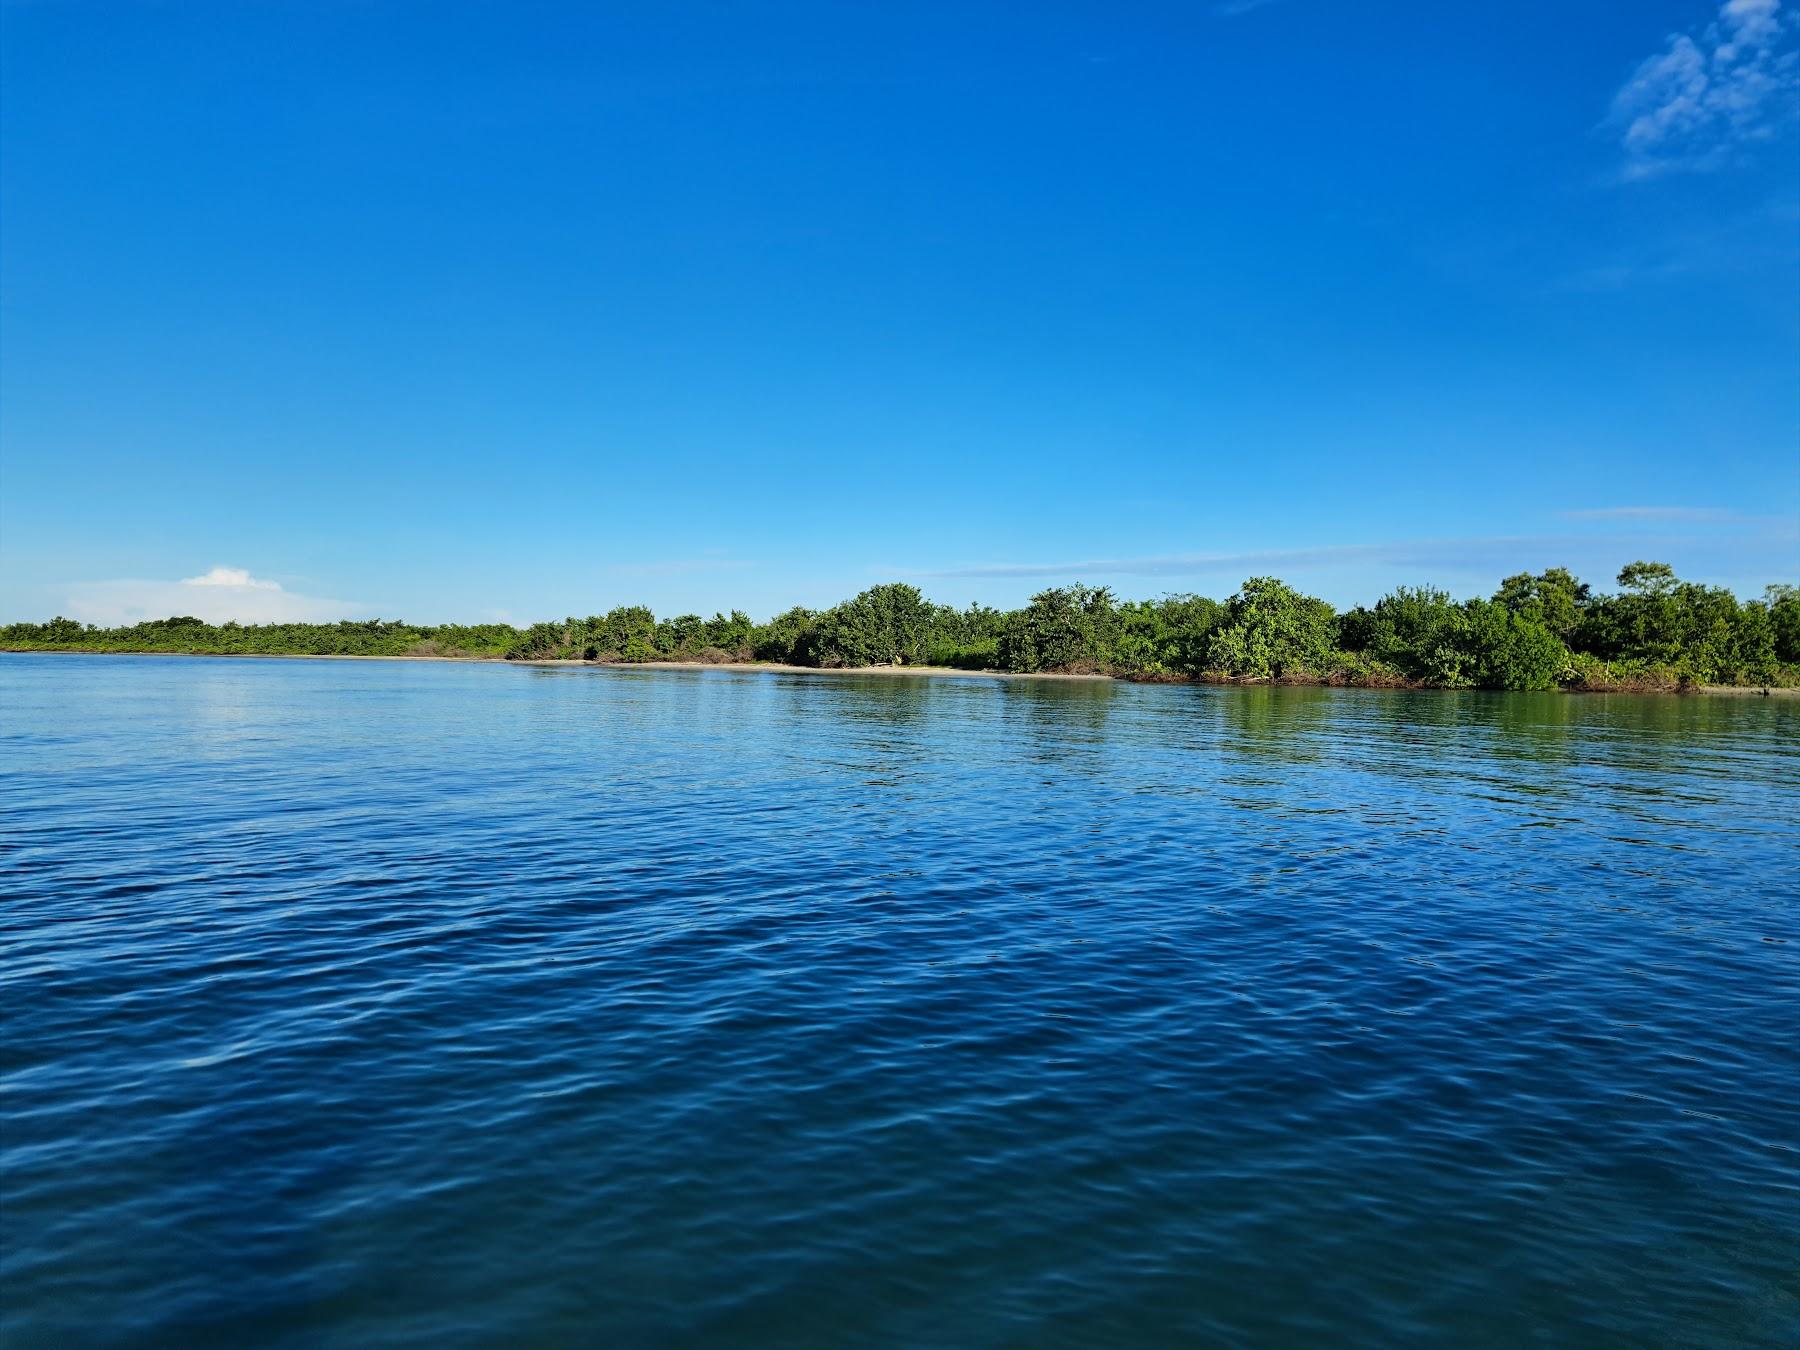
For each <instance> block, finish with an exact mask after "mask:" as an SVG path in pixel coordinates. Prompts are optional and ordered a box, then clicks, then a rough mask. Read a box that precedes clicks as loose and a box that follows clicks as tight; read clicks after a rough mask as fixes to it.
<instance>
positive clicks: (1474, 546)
mask: <svg viewBox="0 0 1800 1350" xmlns="http://www.w3.org/2000/svg"><path fill="white" fill-rule="evenodd" d="M1560 517H1561V519H1563V520H1566V521H1569V522H1571V523H1572V524H1575V523H1581V524H1587V525H1600V524H1604V523H1609V522H1618V523H1623V524H1626V525H1631V526H1636V527H1637V528H1636V529H1628V530H1626V531H1624V532H1620V531H1616V530H1598V529H1589V530H1586V531H1577V530H1573V529H1572V530H1567V531H1563V532H1561V533H1553V534H1552V533H1544V534H1516V535H1490V536H1483V537H1474V538H1460V539H1455V538H1453V539H1402V540H1388V541H1384V542H1380V543H1370V544H1327V545H1322V546H1319V547H1313V548H1286V549H1257V550H1244V551H1238V552H1217V553H1168V554H1157V555H1152V556H1147V557H1137V558H1080V559H1073V560H1069V561H1064V562H986V563H971V564H969V565H966V566H961V567H946V568H937V569H931V570H909V569H906V568H894V567H890V568H884V569H881V570H882V573H883V575H885V576H903V577H909V578H913V579H917V580H940V579H952V578H988V579H997V580H1003V579H1007V578H1014V579H1045V580H1061V581H1077V580H1099V579H1104V578H1109V577H1183V578H1187V577H1192V578H1202V577H1205V578H1218V577H1226V578H1229V579H1232V580H1237V579H1241V578H1243V577H1245V576H1254V575H1259V574H1265V573H1271V572H1282V571H1285V570H1288V569H1294V570H1300V571H1320V570H1324V569H1330V568H1339V567H1344V568H1353V569H1354V568H1369V567H1374V568H1384V567H1395V568H1412V569H1417V570H1418V571H1419V572H1420V573H1421V574H1425V575H1459V574H1460V575H1486V574H1489V573H1494V574H1496V575H1497V574H1498V572H1499V571H1505V570H1511V569H1514V568H1519V567H1532V568H1536V567H1542V566H1545V565H1547V564H1557V565H1566V564H1571V563H1581V564H1583V565H1589V566H1591V565H1594V564H1596V563H1599V564H1607V563H1608V562H1609V560H1610V559H1612V558H1614V557H1615V555H1618V554H1620V553H1621V552H1625V553H1629V552H1631V551H1633V550H1649V552H1648V553H1646V554H1645V556H1659V555H1660V554H1671V555H1685V553H1686V551H1689V550H1695V549H1698V550H1704V551H1709V553H1710V552H1717V546H1718V545H1719V544H1720V543H1721V542H1725V541H1729V544H1730V547H1729V548H1728V549H1727V551H1728V552H1730V553H1741V554H1743V555H1744V559H1745V562H1746V565H1747V566H1749V565H1754V566H1758V567H1760V566H1768V565H1777V566H1785V560H1786V559H1787V558H1788V557H1789V553H1790V550H1791V546H1792V544H1793V543H1794V542H1796V541H1800V526H1797V525H1796V523H1795V522H1794V521H1793V520H1791V519H1790V518H1788V517H1786V516H1780V515H1768V516H1757V515H1747V514H1745V513H1742V512H1736V511H1727V510H1724V509H1722V508H1714V507H1678V506H1606V507H1596V508H1592V509H1588V510H1577V511H1564V512H1561V513H1560ZM1719 525H1735V526H1739V527H1743V526H1757V527H1760V528H1758V529H1754V530H1748V529H1743V528H1739V529H1738V530H1736V531H1725V532H1721V531H1718V530H1708V529H1694V528H1691V527H1695V526H1719ZM1658 527H1660V528H1658ZM1682 527H1689V528H1682ZM1770 560H1773V562H1772V564H1771V561H1770ZM1610 565H1615V566H1616V565H1617V564H1616V563H1611V564H1610Z"/></svg>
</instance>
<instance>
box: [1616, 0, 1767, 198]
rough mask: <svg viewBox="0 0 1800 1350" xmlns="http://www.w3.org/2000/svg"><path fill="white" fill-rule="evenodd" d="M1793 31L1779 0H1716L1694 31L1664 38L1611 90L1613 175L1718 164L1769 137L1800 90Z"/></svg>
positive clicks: (1629, 177) (1640, 176)
mask: <svg viewBox="0 0 1800 1350" xmlns="http://www.w3.org/2000/svg"><path fill="white" fill-rule="evenodd" d="M1795 29H1796V24H1795V22H1794V19H1793V16H1792V15H1789V14H1783V13H1782V12H1781V0H1726V2H1725V3H1724V4H1723V5H1721V6H1720V8H1719V13H1718V16H1717V17H1716V18H1715V19H1714V20H1713V21H1712V22H1711V23H1709V24H1707V25H1706V27H1705V28H1704V29H1702V30H1701V31H1700V32H1699V33H1697V34H1688V33H1672V34H1670V35H1669V37H1668V39H1667V41H1666V43H1665V45H1664V48H1663V50H1662V51H1661V52H1659V53H1657V54H1656V55H1655V56H1652V57H1650V58H1649V59H1647V60H1646V61H1644V62H1643V64H1641V65H1640V66H1639V67H1638V68H1637V70H1636V71H1635V72H1633V74H1632V76H1631V78H1630V79H1629V80H1627V81H1626V82H1625V85H1624V87H1623V88H1621V89H1620V90H1619V92H1618V93H1617V94H1615V95H1614V96H1613V101H1612V109H1611V112H1610V114H1609V116H1608V119H1607V121H1608V123H1609V125H1611V126H1612V127H1613V128H1614V129H1616V130H1617V132H1618V134H1619V140H1620V145H1621V147H1622V148H1623V150H1624V152H1625V162H1624V164H1623V166H1622V167H1621V169H1620V174H1619V176H1620V178H1621V179H1623V180H1626V181H1632V180H1639V179H1645V178H1653V177H1655V176H1657V175H1658V174H1663V173H1668V172H1671V171H1674V170H1705V169H1716V168H1720V167H1723V166H1724V165H1726V164H1728V163H1730V162H1731V160H1732V159H1733V158H1734V157H1736V156H1737V155H1738V154H1740V153H1741V152H1742V151H1743V150H1744V149H1745V147H1747V146H1749V145H1752V144H1754V143H1756V142H1758V141H1763V140H1768V139H1770V138H1771V137H1772V136H1773V135H1774V133H1775V129H1776V127H1777V125H1778V124H1779V121H1780V119H1781V117H1782V115H1783V113H1784V112H1785V111H1786V110H1787V109H1789V108H1791V107H1792V106H1793V104H1794V100H1795V91H1796V89H1797V88H1800V52H1796V51H1795V50H1794V43H1793V36H1794V33H1795Z"/></svg>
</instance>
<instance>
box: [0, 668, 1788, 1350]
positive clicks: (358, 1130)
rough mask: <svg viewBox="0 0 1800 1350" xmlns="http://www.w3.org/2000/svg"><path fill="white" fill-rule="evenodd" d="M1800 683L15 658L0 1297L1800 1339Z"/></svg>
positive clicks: (1367, 1342)
mask: <svg viewBox="0 0 1800 1350" xmlns="http://www.w3.org/2000/svg"><path fill="white" fill-rule="evenodd" d="M1797 732H1800V709H1796V708H1795V707H1794V706H1793V705H1792V704H1790V703H1784V702H1781V701H1777V700H1708V699H1654V698H1638V699H1628V698H1611V699H1609V698H1601V697H1567V696H1535V695H1491V694H1462V695H1456V694H1443V695H1439V694H1431V695H1413V694H1384V693H1378V692H1369V691H1332V690H1310V689H1213V688H1188V687H1133V686H1124V685H1114V684H1106V683H1057V682H1050V681H1009V682H999V681H987V680H982V679H975V678H944V679H910V678H903V677H881V676H869V677H843V678H829V677H811V676H794V675H781V674H769V673H754V672H743V671H729V670H717V671H705V672H676V671H658V672H646V671H630V670H590V669H573V670H570V669H561V670H559V669H546V668H535V669H534V668H516V667H506V666H491V665H490V666H457V665H438V664H424V663H420V664H406V663H383V662H368V663H361V662H303V661H291V662H290V661H256V662H250V661H245V662H225V661H205V660H183V659H169V658H149V659H138V658H118V657H105V658H96V657H61V656H8V657H4V658H0V803H3V805H4V810H5V816H4V820H5V824H4V832H3V833H0V877H3V878H4V882H5V886H4V893H5V897H6V899H5V904H4V907H3V908H0V981H3V984H4V990H5V994H6V997H5V1019H6V1022H5V1031H6V1035H5V1037H4V1041H3V1044H0V1126H3V1132H0V1178H3V1183H4V1210H3V1220H0V1222H3V1229H4V1233H3V1236H4V1242H3V1244H0V1293H3V1298H0V1306H3V1310H0V1336H3V1338H4V1340H5V1342H6V1344H8V1345H17V1346H39V1345H42V1346H51V1345H54V1346H59V1347H61V1346H74V1345H110V1344H120V1345H123V1344H131V1345H168V1346H181V1347H192V1346H204V1345H233V1346H241V1345H257V1346H276V1347H280V1346H337V1345H342V1346H356V1347H366V1346H425V1345H430V1346H442V1345H447V1344H448V1345H454V1344H468V1345H492V1344H504V1345H509V1346H511V1345H520V1346H524V1345H535V1344H542V1345H565V1344H570V1343H594V1342H599V1343H605V1344H609V1345H620V1346H627V1345H656V1346H674V1345H688V1344H694V1345H699V1344H709V1345H710V1344H759V1343H766V1344H773V1345H783V1346H804V1345H819V1346H839V1345H844V1344H855V1343H871V1344H883V1345H920V1346H942V1345H958V1346H989V1345H992V1346H1003V1345H1004V1346H1011V1345H1023V1344H1030V1345H1033V1346H1040V1345H1043V1346H1059V1345H1068V1346H1104V1345H1118V1346H1143V1345H1155V1344H1170V1345H1174V1344H1193V1343H1196V1342H1198V1343H1220V1344H1234V1345H1252V1344H1253V1345H1295V1346H1315V1345H1320V1344H1332V1345H1349V1346H1358V1345H1361V1346H1371V1347H1375V1346H1395V1345H1420V1346H1438V1345H1446V1344H1457V1345H1471V1346H1482V1345H1491V1346H1511V1345H1516V1344H1519V1343H1522V1342H1525V1341H1530V1340H1540V1341H1547V1342H1549V1343H1551V1344H1568V1345H1577V1344H1579V1345H1583V1346H1587V1345H1600V1346H1608V1345H1616V1346H1621V1347H1623V1346H1632V1347H1637V1346H1642V1345H1646V1344H1669V1345H1683V1346H1721V1347H1722V1346H1744V1345H1784V1344H1792V1343H1794V1341H1795V1339H1796V1338H1797V1337H1800V1279H1797V1278H1796V1275H1795V1272H1796V1271H1797V1270H1800V1165H1797V1161H1796V1160H1797V1159H1800V1152H1797V1151H1796V1150H1797V1149H1800V1108H1797V1103H1796V1098H1797V1096H1800V1092H1797V1090H1796V1087H1795V1085H1796V1083H1800V1011H1797V1010H1800V997H1797V995H1800V941H1796V938H1797V937H1800V934H1796V931H1795V930H1796V897H1800V848H1796V844H1797V843H1800V828H1797V827H1796V824H1795V822H1796V821H1797V820H1800V775H1797V774H1796V772H1795V768H1796V757H1795V753H1794V752H1795V747H1796V744H1797V739H1796V733H1797Z"/></svg>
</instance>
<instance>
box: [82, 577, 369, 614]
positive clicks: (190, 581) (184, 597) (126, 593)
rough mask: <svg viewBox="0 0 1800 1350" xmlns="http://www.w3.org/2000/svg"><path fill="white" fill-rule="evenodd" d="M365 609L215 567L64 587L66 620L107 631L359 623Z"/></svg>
mask: <svg viewBox="0 0 1800 1350" xmlns="http://www.w3.org/2000/svg"><path fill="white" fill-rule="evenodd" d="M367 609H368V607H367V606H365V605H359V604H355V603H352V602H350V601H346V600H328V599H325V598H323V597H321V596H313V595H301V594H299V593H297V592H295V591H288V590H283V589H282V586H281V583H280V582H278V581H266V580H264V579H262V578H261V577H254V576H251V575H250V573H249V572H248V571H246V570H245V569H243V568H241V567H215V568H213V569H212V570H211V571H210V572H205V573H203V574H201V575H200V576H197V577H187V578H185V579H184V580H181V581H144V580H138V579H129V578H128V579H121V580H117V581H84V582H76V583H74V584H72V585H70V586H69V587H68V599H67V611H68V615H69V617H70V618H72V619H79V620H81V621H82V622H83V623H97V624H102V625H105V626H107V627H117V626H119V625H122V624H133V623H138V622H140V621H142V620H144V619H169V618H174V617H175V616H177V615H192V616H193V617H194V618H196V619H204V620H206V621H207V622H208V623H227V622H231V621H234V620H235V621H236V622H238V623H330V622H332V621H334V620H337V619H353V618H361V617H365V616H366V615H367Z"/></svg>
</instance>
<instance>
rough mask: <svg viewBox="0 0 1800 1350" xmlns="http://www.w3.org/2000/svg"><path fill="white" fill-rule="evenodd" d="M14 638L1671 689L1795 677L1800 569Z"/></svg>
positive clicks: (199, 627)
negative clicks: (525, 621) (1458, 595)
mask: <svg viewBox="0 0 1800 1350" xmlns="http://www.w3.org/2000/svg"><path fill="white" fill-rule="evenodd" d="M0 646H3V647H5V648H7V649H10V650H47V649H54V650H78V651H116V652H127V651H136V652H189V653H198V654H219V655H231V654H267V655H282V654H285V655H355V656H498V657H506V658H508V659H511V660H579V661H603V662H643V661H657V660H694V661H708V662H719V663H724V662H747V661H760V662H778V663H782V664H788V665H798V666H813V667H821V668H832V667H859V666H876V665H894V666H921V665H928V666H947V667H953V668H958V669H965V670H1005V671H1015V672H1026V673H1029V672H1083V673H1092V674H1105V675H1114V676H1118V677H1121V678H1126V679H1137V680H1169V681H1175V680H1255V681H1273V682H1289V683H1326V684H1345V685H1363V686H1376V687H1435V688H1448V689H1457V688H1483V689H1555V688H1569V689H1678V688H1685V687H1690V686H1696V685H1704V684H1754V685H1796V684H1800V587H1795V586H1791V585H1777V586H1771V587H1769V588H1768V589H1767V591H1766V592H1765V593H1764V595H1763V597H1762V598H1761V599H1758V600H1751V601H1740V600H1739V599H1738V598H1737V596H1736V595H1734V594H1733V593H1732V592H1731V591H1730V590H1728V589H1726V588H1724V587H1719V586H1704V585H1700V584H1698V583H1695V582H1688V581H1682V580H1681V579H1680V578H1678V577H1677V576H1676V575H1675V572H1674V569H1673V568H1671V567H1670V566H1669V565H1668V564H1666V563H1658V562H1634V563H1632V564H1630V565H1629V566H1627V567H1625V568H1624V569H1623V570H1621V571H1620V573H1619V575H1618V578H1617V589H1616V590H1614V591H1611V592H1600V591H1596V590H1595V589H1593V588H1592V587H1590V586H1589V585H1588V584H1586V583H1585V582H1582V581H1580V580H1578V579H1577V578H1576V577H1575V576H1574V575H1573V574H1572V573H1570V572H1569V571H1568V570H1567V569H1564V568H1556V567H1553V568H1549V569H1547V570H1545V571H1543V572H1538V573H1528V572H1522V573H1519V574H1518V575H1516V576H1511V577H1508V578H1507V579H1506V580H1505V581H1503V582H1502V583H1501V584H1500V587H1499V589H1498V590H1497V591H1495V592H1494V594H1493V595H1492V596H1490V597H1487V598H1475V599H1468V600H1456V599H1453V598H1452V597H1451V596H1450V595H1449V594H1448V593H1447V592H1445V591H1443V590H1440V589H1438V588H1436V587H1432V586H1418V587H1406V586H1403V587H1400V588H1398V589H1397V590H1395V591H1393V592H1392V593H1391V594H1389V595H1386V596H1383V597H1382V598H1381V599H1380V600H1378V601H1377V602H1376V603H1375V604H1374V605H1371V606H1360V605H1359V606H1357V607H1356V608H1354V609H1350V610H1346V611H1343V612H1341V613H1340V612H1339V611H1337V610H1335V609H1334V608H1333V607H1332V606H1331V605H1329V604H1327V603H1326V602H1325V601H1323V600H1320V599H1318V598H1316V597H1314V596H1309V595H1305V594H1302V593H1301V592H1299V591H1297V590H1295V589H1294V588H1293V587H1291V586H1289V585H1287V584H1286V583H1285V582H1282V581H1279V580H1277V579H1276V578H1274V577H1252V578H1250V579H1249V580H1247V581H1246V582H1244V584H1243V585H1242V586H1241V587H1240V588H1239V589H1238V590H1237V592H1236V593H1235V594H1233V595H1231V596H1230V597H1228V598H1227V599H1224V600H1213V599H1209V598H1207V597H1205V596H1199V595H1170V596H1165V597H1163V598H1162V599H1158V600H1124V601H1122V600H1119V599H1118V598H1117V597H1115V596H1114V595H1113V593H1112V592H1111V591H1110V590H1109V589H1108V588H1106V587H1104V586H1084V585H1074V586H1063V587H1054V588H1051V589H1048V590H1044V591H1041V592H1039V593H1038V594H1037V595H1035V596H1033V597H1032V598H1031V601H1030V602H1029V603H1028V604H1026V605H1025V606H1024V607H1023V608H1020V609H1015V610H999V609H991V608H989V607H987V606H984V605H970V606H968V607H967V608H965V609H957V608H954V607H952V606H949V605H940V604H933V603H932V602H930V601H929V600H927V599H926V598H925V597H924V596H923V595H922V594H920V592H919V590H918V588H917V587H914V586H909V585H906V584H903V583H892V584H888V585H881V586H874V587H871V588H870V589H868V590H866V591H864V592H862V594H860V595H858V596H856V597H854V598H853V599H850V600H846V601H844V602H843V603H842V604H839V605H836V606H833V607H832V608H830V609H827V610H817V611H815V610H809V609H798V608H797V609H790V610H788V611H787V612H785V613H783V614H778V615H776V616H775V617H774V618H772V619H770V620H768V621H767V622H766V623H755V622H752V621H751V619H750V618H749V616H748V615H746V614H745V613H744V612H743V611H741V610H733V611H732V612H731V613H730V614H714V615H713V616H712V617H711V618H710V619H707V618H702V617H701V616H700V615H697V614H684V615H679V616H677V617H675V618H669V619H658V618H657V617H656V615H655V614H654V613H652V612H651V611H650V610H649V609H647V608H645V607H644V606H641V605H631V606H621V607H619V608H616V609H613V610H611V611H610V612H608V613H606V614H604V615H591V616H589V617H587V618H579V619H578V618H567V619H563V620H561V621H559V622H550V623H539V624H533V625H532V626H531V627H530V628H529V629H518V628H514V627H511V626H510V625H506V624H480V625H474V626H465V625H459V624H444V625H438V626H434V627H420V626H417V625H413V624H405V623H399V622H392V621H383V620H368V621H360V622H356V621H347V622H343V623H335V624H235V623H227V624H208V623H203V622H202V621H200V620H199V619H194V618H187V617H182V618H170V619H158V620H153V621H149V622H145V623H139V624H135V625H132V626H131V627H128V628H97V627H94V626H92V625H83V624H80V623H77V622H75V621H73V620H70V619H62V618H58V619H53V620H51V621H50V622H49V623H46V624H29V623H24V624H12V625H10V626H7V627H5V628H3V629H0Z"/></svg>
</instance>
